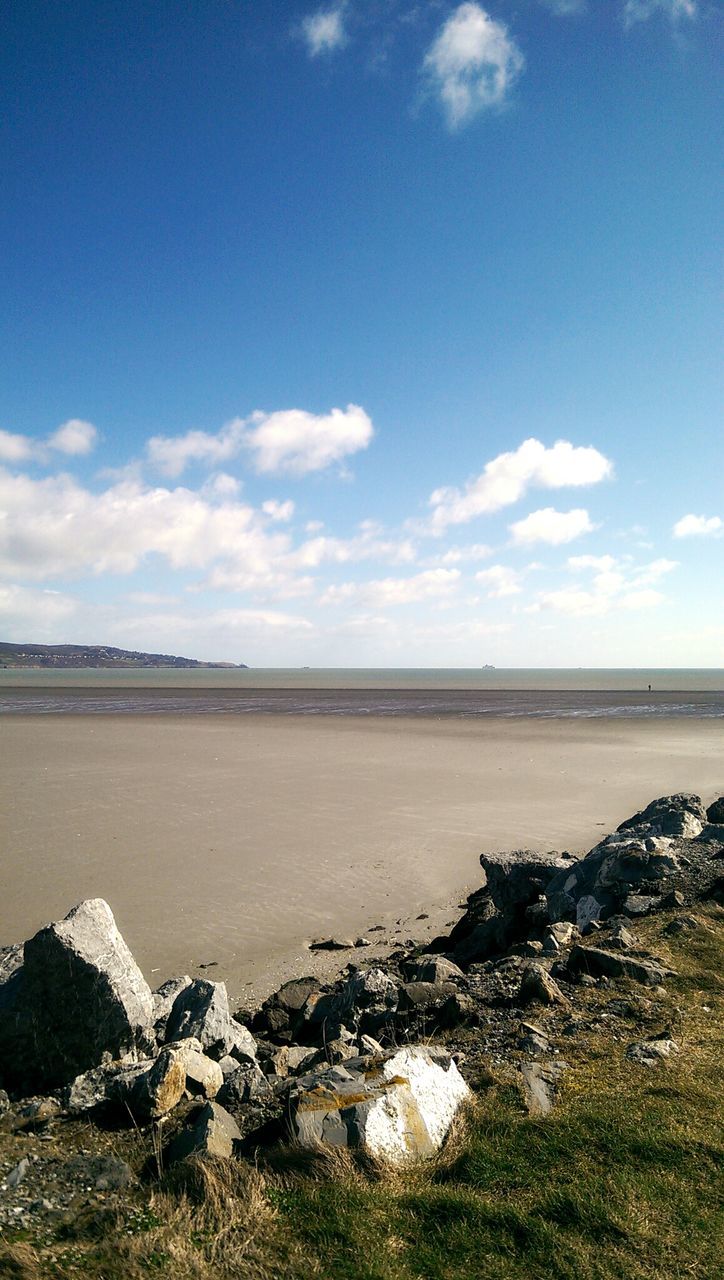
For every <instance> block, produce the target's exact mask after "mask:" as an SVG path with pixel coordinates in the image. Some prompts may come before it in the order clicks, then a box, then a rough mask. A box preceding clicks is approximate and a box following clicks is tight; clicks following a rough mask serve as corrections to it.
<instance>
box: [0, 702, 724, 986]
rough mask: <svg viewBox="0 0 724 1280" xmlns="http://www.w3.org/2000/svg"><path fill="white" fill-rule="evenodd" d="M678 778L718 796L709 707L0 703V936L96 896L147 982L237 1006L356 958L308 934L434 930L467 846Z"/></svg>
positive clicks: (516, 840) (720, 745) (516, 837)
mask: <svg viewBox="0 0 724 1280" xmlns="http://www.w3.org/2000/svg"><path fill="white" fill-rule="evenodd" d="M676 790H693V791H698V792H699V793H700V794H702V795H703V796H704V797H705V799H706V800H707V801H709V800H711V799H713V798H714V796H715V795H718V794H720V793H721V792H722V791H724V733H722V722H721V720H715V719H710V720H698V719H693V718H692V719H681V718H679V719H657V720H656V721H655V722H654V721H642V720H636V721H632V720H625V719H609V718H605V719H604V718H602V719H594V720H590V719H587V720H574V719H549V720H539V721H531V720H528V719H524V720H503V719H500V720H496V719H486V720H485V721H484V722H480V721H469V720H460V719H456V720H438V719H433V718H430V719H425V718H422V717H418V718H415V719H407V718H403V717H400V718H397V719H382V718H380V719H377V718H373V717H365V718H364V719H359V718H357V717H345V718H341V719H336V718H335V719H325V720H320V719H316V718H310V717H302V716H299V717H296V716H290V717H283V718H282V717H272V716H251V715H250V716H246V717H241V718H238V719H237V718H234V719H233V720H230V719H229V718H224V717H221V716H205V715H199V716H195V717H193V719H189V718H188V717H182V716H174V715H167V716H158V717H156V716H145V717H137V716H123V717H120V716H93V717H88V716H85V717H83V716H57V717H55V716H54V717H46V716H13V717H6V718H4V720H3V722H2V725H1V726H0V807H1V810H2V814H3V817H2V831H1V832H0V858H1V859H2V861H1V865H2V886H1V892H0V943H1V944H4V943H8V942H13V941H17V940H19V939H22V938H24V937H27V936H29V934H31V933H32V932H34V931H35V930H36V929H37V928H39V927H40V925H42V924H44V923H45V922H46V921H47V920H49V919H52V918H56V917H58V916H61V915H63V914H65V912H66V911H67V910H68V909H69V908H70V907H71V906H72V905H73V904H74V903H76V902H78V901H79V900H80V899H82V898H85V897H91V896H101V897H104V898H106V899H107V900H108V901H109V902H110V904H111V906H112V908H113V910H114V912H115V915H116V919H117V921H118V924H119V927H120V929H121V931H122V933H123V934H124V936H125V938H126V940H127V941H128V943H129V945H130V946H131V949H132V950H133V952H134V954H135V956H136V958H137V960H138V962H139V964H140V965H141V967H142V969H143V970H144V973H145V974H146V977H147V978H148V979H149V981H150V982H151V984H152V985H154V986H155V985H157V983H158V982H160V981H161V980H162V979H163V978H165V977H168V976H169V975H170V974H172V973H179V972H189V973H192V974H199V973H202V972H204V973H206V974H207V976H208V977H213V978H223V979H224V980H225V981H226V982H227V983H228V985H229V989H230V992H231V993H232V996H233V998H234V1000H235V1001H236V1002H242V1003H244V1002H246V1001H251V1000H255V999H258V998H260V997H261V996H263V995H264V994H266V993H267V992H268V991H269V990H271V989H273V987H274V986H276V985H278V983H279V982H280V981H282V980H284V979H285V978H287V977H291V976H293V975H295V974H301V973H309V972H314V971H315V970H316V971H322V972H324V971H329V969H330V967H338V966H339V965H340V964H341V963H344V962H345V961H347V960H350V959H354V958H355V956H358V957H359V956H361V955H365V956H369V955H370V954H371V953H370V952H359V953H355V952H351V953H350V952H345V953H337V954H336V955H335V956H334V957H332V958H330V957H329V956H319V955H310V953H309V951H308V950H307V949H306V945H305V944H306V943H307V942H309V941H310V940H311V939H313V938H316V937H324V936H328V935H329V934H331V933H336V934H351V935H352V936H355V935H357V934H360V933H367V932H368V931H369V930H370V928H371V926H373V925H376V924H383V925H384V926H385V931H384V933H371V934H370V935H369V936H370V937H371V938H373V939H375V940H377V939H384V940H385V943H386V944H389V942H390V941H395V940H397V941H399V940H401V939H404V938H407V937H413V936H414V937H421V936H425V935H428V936H429V935H431V934H433V933H435V932H438V931H439V930H440V928H441V927H442V926H443V925H444V924H445V923H447V922H449V921H451V920H452V919H454V918H455V916H456V912H455V910H454V909H453V908H454V907H455V904H457V903H458V902H459V901H460V900H461V899H462V898H463V897H464V896H465V894H466V893H469V892H470V891H471V890H472V889H474V888H477V887H478V886H479V884H480V869H479V865H478V854H479V853H480V852H481V851H482V850H490V849H496V848H516V847H530V848H536V849H551V848H557V849H564V848H567V849H569V850H571V851H572V852H583V851H585V850H586V849H588V848H589V847H590V846H591V845H593V844H594V843H595V841H596V840H597V839H598V838H599V837H600V836H601V834H603V833H604V832H606V831H608V830H610V829H612V828H613V827H614V826H616V825H617V824H618V823H619V822H620V821H622V820H623V819H624V818H625V817H628V816H629V814H631V813H632V812H633V811H634V810H635V809H637V808H639V807H640V806H641V805H643V804H646V803H648V801H649V800H651V799H653V798H654V796H657V795H662V794H665V793H666V792H670V791H676ZM422 913H427V915H428V919H427V920H424V921H418V920H417V919H416V917H417V916H419V915H420V914H422ZM212 962H213V967H211V968H209V969H202V968H201V966H203V965H209V964H212Z"/></svg>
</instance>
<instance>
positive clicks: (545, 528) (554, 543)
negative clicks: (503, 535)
mask: <svg viewBox="0 0 724 1280" xmlns="http://www.w3.org/2000/svg"><path fill="white" fill-rule="evenodd" d="M594 527H595V526H594V525H593V524H592V523H591V518H590V516H589V514H588V512H587V511H585V510H584V509H583V507H575V508H574V509H573V510H572V511H556V510H555V508H554V507H543V508H542V509H541V510H540V511H531V513H530V515H529V516H525V518H524V519H523V520H516V521H515V523H514V524H511V525H509V526H508V528H509V530H510V534H511V537H512V539H513V543H514V544H515V545H516V546H519V547H521V546H530V545H531V543H533V542H546V543H548V545H549V546H550V547H560V546H562V544H563V543H565V542H573V539H574V538H579V537H580V536H581V534H582V533H590V532H591V530H592V529H593V528H594Z"/></svg>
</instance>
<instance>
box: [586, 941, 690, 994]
mask: <svg viewBox="0 0 724 1280" xmlns="http://www.w3.org/2000/svg"><path fill="white" fill-rule="evenodd" d="M568 967H569V969H570V970H571V972H572V973H576V972H582V973H588V974H590V975H592V976H594V977H601V976H605V977H609V978H632V979H633V980H634V982H641V983H643V985H644V986H647V987H659V986H662V984H663V983H664V982H665V980H666V979H667V978H670V977H672V976H673V974H674V971H673V969H666V968H665V967H664V966H663V965H662V964H659V963H658V962H657V961H655V960H640V959H634V958H633V957H632V956H628V955H617V954H615V953H613V952H611V951H604V950H603V949H602V948H601V947H582V946H579V945H576V946H575V947H574V948H573V950H572V951H571V954H570V956H569V959H568Z"/></svg>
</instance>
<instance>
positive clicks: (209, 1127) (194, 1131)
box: [166, 1102, 241, 1163]
mask: <svg viewBox="0 0 724 1280" xmlns="http://www.w3.org/2000/svg"><path fill="white" fill-rule="evenodd" d="M240 1139H241V1132H240V1130H239V1126H238V1125H237V1123H236V1121H235V1119H234V1117H233V1116H231V1115H229V1112H228V1111H226V1110H225V1109H224V1107H222V1106H220V1105H219V1103H218V1102H207V1103H206V1104H205V1105H204V1106H203V1107H202V1108H201V1111H200V1112H199V1113H198V1115H196V1116H195V1117H194V1121H193V1123H192V1124H191V1125H190V1126H189V1127H188V1128H187V1129H184V1130H182V1132H181V1133H180V1134H179V1135H178V1136H177V1137H176V1138H174V1140H173V1142H172V1143H171V1144H170V1146H169V1148H168V1151H167V1152H166V1158H167V1159H168V1161H169V1163H174V1162H175V1161H176V1160H185V1159H186V1157H187V1156H190V1155H195V1154H197V1153H198V1154H200V1155H209V1156H217V1157H218V1158H220V1159H224V1160H228V1159H229V1157H230V1156H232V1155H233V1152H234V1143H235V1142H238V1141H239V1140H240Z"/></svg>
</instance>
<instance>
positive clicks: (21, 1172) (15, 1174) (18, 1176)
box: [5, 1156, 30, 1188]
mask: <svg viewBox="0 0 724 1280" xmlns="http://www.w3.org/2000/svg"><path fill="white" fill-rule="evenodd" d="M29 1173H30V1161H29V1159H28V1157H27V1156H23V1158H22V1160H19V1161H18V1163H17V1164H16V1165H15V1167H14V1168H13V1169H11V1170H10V1172H9V1174H8V1175H7V1177H6V1178H5V1183H6V1185H7V1186H8V1187H13V1188H14V1187H19V1186H20V1183H21V1182H22V1181H23V1180H24V1179H25V1178H26V1177H27V1175H28V1174H29Z"/></svg>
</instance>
